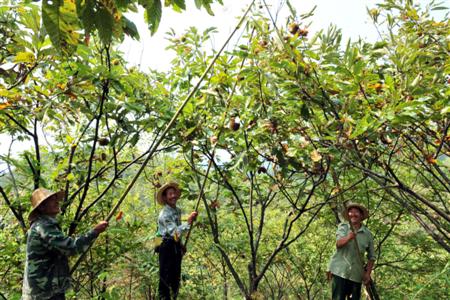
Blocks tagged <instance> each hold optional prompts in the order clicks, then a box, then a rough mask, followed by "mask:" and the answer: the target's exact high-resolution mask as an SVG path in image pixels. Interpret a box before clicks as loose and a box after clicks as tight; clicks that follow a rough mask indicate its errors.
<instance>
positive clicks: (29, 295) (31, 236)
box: [22, 188, 108, 300]
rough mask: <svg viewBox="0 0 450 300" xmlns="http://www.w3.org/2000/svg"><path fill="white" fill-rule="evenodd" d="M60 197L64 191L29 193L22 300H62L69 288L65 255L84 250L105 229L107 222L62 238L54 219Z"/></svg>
mask: <svg viewBox="0 0 450 300" xmlns="http://www.w3.org/2000/svg"><path fill="white" fill-rule="evenodd" d="M63 196H64V193H63V192H57V193H53V192H50V191H48V190H46V189H43V188H39V189H37V190H35V191H34V192H33V194H32V197H31V202H32V205H33V210H32V211H31V213H30V215H29V217H28V218H29V220H30V223H31V226H30V229H29V230H28V233H27V248H26V251H27V252H26V262H25V274H24V278H23V288H22V299H23V300H35V299H36V300H37V299H39V300H48V299H51V300H60V299H65V292H66V290H68V289H69V288H70V272H69V263H68V256H71V255H75V254H77V253H81V252H83V251H85V250H86V249H87V248H88V247H89V245H90V244H91V243H92V242H93V241H94V240H95V239H96V238H97V236H98V235H99V234H100V233H102V232H103V231H105V229H106V227H107V226H108V222H106V221H102V222H100V223H98V224H97V225H96V226H95V227H94V228H93V229H92V230H90V231H89V232H88V233H86V234H84V235H81V236H79V237H77V238H72V237H67V236H64V234H63V232H62V231H61V228H60V227H59V225H58V223H57V221H56V219H55V216H56V215H57V214H58V213H59V201H60V200H61V199H62V198H63Z"/></svg>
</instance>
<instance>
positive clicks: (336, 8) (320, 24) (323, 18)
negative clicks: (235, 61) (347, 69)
mask: <svg viewBox="0 0 450 300" xmlns="http://www.w3.org/2000/svg"><path fill="white" fill-rule="evenodd" d="M193 2H194V1H193V0H186V4H187V11H184V12H183V13H177V12H175V11H173V10H171V9H170V8H166V9H163V13H162V20H161V24H160V27H159V29H158V31H157V33H156V34H155V35H154V36H151V35H150V33H149V31H148V30H147V25H146V24H145V22H144V20H143V17H142V13H139V14H133V15H128V16H127V17H128V18H130V19H131V20H132V21H133V22H135V24H136V26H137V28H138V29H139V32H140V36H141V39H140V41H133V40H131V39H130V38H127V39H126V40H125V41H124V43H123V44H122V45H121V46H120V47H119V49H120V50H121V51H122V52H123V53H124V57H125V59H126V60H127V61H128V62H129V64H130V65H134V66H139V67H140V69H141V70H143V71H145V70H147V69H148V68H152V69H157V70H160V71H166V70H169V69H170V61H171V60H172V59H173V58H174V54H173V53H172V52H171V51H168V50H166V49H165V48H166V47H167V46H168V44H169V42H168V41H167V40H166V39H165V37H167V35H166V32H168V31H169V30H170V28H173V29H174V30H175V32H176V34H177V35H179V36H181V35H182V33H183V32H184V31H185V30H186V29H188V28H189V27H191V26H193V27H197V28H198V29H199V31H203V30H204V29H206V28H208V27H211V26H214V27H217V29H218V31H219V32H218V33H216V34H214V36H213V39H212V44H211V45H206V46H207V47H208V46H209V47H211V48H213V49H219V48H220V47H221V46H222V45H223V43H224V42H225V40H226V39H227V37H228V35H229V34H230V33H231V32H232V30H233V29H234V27H235V26H236V24H237V22H238V20H239V18H240V17H241V16H242V15H243V13H244V11H245V9H246V8H247V7H248V5H249V4H250V3H251V0H223V2H224V5H219V4H215V5H213V11H214V13H215V16H210V15H208V14H207V12H206V11H205V10H204V9H202V10H198V9H197V8H196V7H195V5H194V4H193ZM379 2H381V1H378V0H341V1H337V0H291V1H290V3H291V4H292V6H293V7H294V8H295V9H296V10H297V14H299V15H300V14H304V13H307V12H309V11H310V10H311V9H312V8H313V7H314V6H317V8H316V10H315V13H314V16H313V17H312V18H311V19H310V20H311V21H310V22H312V24H311V25H310V26H309V27H308V30H309V32H310V34H313V33H314V32H317V31H318V30H320V29H326V28H328V27H329V26H330V25H331V24H334V25H336V26H337V27H338V28H341V29H342V32H343V40H344V41H347V39H348V38H351V39H352V40H356V39H358V37H361V38H363V39H366V40H370V41H375V40H376V39H377V37H378V35H377V32H376V30H375V27H374V25H373V24H372V22H371V20H370V19H369V16H368V14H367V7H369V8H373V7H375V4H376V3H379ZM256 3H257V5H258V6H259V4H260V3H263V2H262V1H258V0H257V1H256ZM266 3H267V5H268V6H269V9H270V11H271V14H272V15H273V16H275V15H276V14H277V11H279V15H278V21H277V25H278V26H280V27H282V26H284V25H285V24H286V18H287V17H288V16H289V15H290V11H289V9H288V6H287V5H286V0H266ZM261 11H262V12H263V13H264V15H265V16H267V10H266V9H265V8H263V9H261ZM236 35H239V33H236ZM232 46H233V44H232V43H231V44H230V46H229V47H232Z"/></svg>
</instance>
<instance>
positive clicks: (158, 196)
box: [156, 182, 181, 205]
mask: <svg viewBox="0 0 450 300" xmlns="http://www.w3.org/2000/svg"><path fill="white" fill-rule="evenodd" d="M168 188H174V189H175V191H176V192H177V194H178V197H180V195H181V190H180V187H179V185H178V183H176V182H168V183H166V184H165V185H163V186H162V187H161V188H160V189H159V190H158V193H157V194H156V201H158V203H159V204H160V205H164V204H165V202H164V199H163V193H164V191H165V190H167V189H168Z"/></svg>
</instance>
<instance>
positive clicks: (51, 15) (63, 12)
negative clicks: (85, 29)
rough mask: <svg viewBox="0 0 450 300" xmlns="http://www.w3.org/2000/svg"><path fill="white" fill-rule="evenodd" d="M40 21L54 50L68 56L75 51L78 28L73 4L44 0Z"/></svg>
mask: <svg viewBox="0 0 450 300" xmlns="http://www.w3.org/2000/svg"><path fill="white" fill-rule="evenodd" d="M42 21H43V23H44V26H45V29H46V30H47V33H48V34H49V36H50V40H51V41H52V44H53V46H55V48H57V49H58V50H60V51H61V52H62V53H64V54H69V55H70V54H71V53H73V52H74V51H75V49H76V45H77V44H78V40H79V36H80V34H79V33H78V31H79V29H80V26H79V20H78V16H77V14H76V6H75V3H74V2H71V1H61V0H54V1H50V0H44V1H43V4H42Z"/></svg>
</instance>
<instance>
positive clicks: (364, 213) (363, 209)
mask: <svg viewBox="0 0 450 300" xmlns="http://www.w3.org/2000/svg"><path fill="white" fill-rule="evenodd" d="M350 208H357V209H359V210H360V211H361V212H362V219H361V221H362V220H365V219H367V218H368V217H369V210H368V209H367V208H366V207H365V206H364V205H362V204H359V203H352V202H350V203H348V204H347V205H345V209H344V211H343V213H342V214H343V216H344V218H345V219H346V220H348V211H349V210H350Z"/></svg>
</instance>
